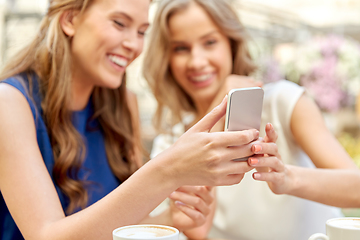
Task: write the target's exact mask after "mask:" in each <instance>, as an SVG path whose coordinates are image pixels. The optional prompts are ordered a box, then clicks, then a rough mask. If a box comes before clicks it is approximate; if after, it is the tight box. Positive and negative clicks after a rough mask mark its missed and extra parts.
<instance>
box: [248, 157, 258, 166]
mask: <svg viewBox="0 0 360 240" xmlns="http://www.w3.org/2000/svg"><path fill="white" fill-rule="evenodd" d="M249 160H250V165H252V166H255V165H257V164H258V163H259V160H258V159H257V158H250V159H249Z"/></svg>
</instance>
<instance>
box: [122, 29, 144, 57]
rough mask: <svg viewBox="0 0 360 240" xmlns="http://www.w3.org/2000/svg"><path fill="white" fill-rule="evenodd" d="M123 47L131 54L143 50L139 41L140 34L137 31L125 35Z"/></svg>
mask: <svg viewBox="0 0 360 240" xmlns="http://www.w3.org/2000/svg"><path fill="white" fill-rule="evenodd" d="M122 45H123V47H124V48H125V49H127V50H128V51H131V52H137V51H138V49H139V48H141V46H140V45H141V44H140V41H139V39H138V33H137V32H136V31H128V32H127V33H126V34H125V38H124V40H123V41H122Z"/></svg>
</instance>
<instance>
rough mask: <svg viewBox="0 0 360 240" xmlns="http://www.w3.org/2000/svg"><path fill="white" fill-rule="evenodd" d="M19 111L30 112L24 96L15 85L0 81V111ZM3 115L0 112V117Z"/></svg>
mask: <svg viewBox="0 0 360 240" xmlns="http://www.w3.org/2000/svg"><path fill="white" fill-rule="evenodd" d="M19 111H20V112H21V111H25V112H24V113H26V112H27V113H30V114H31V110H30V106H29V104H28V102H27V100H26V98H25V96H24V95H23V94H22V93H21V92H20V91H19V90H18V89H16V88H15V87H13V86H11V85H9V84H6V83H0V113H6V112H9V113H10V112H13V113H18V112H19ZM4 116H5V115H3V114H0V118H2V117H4Z"/></svg>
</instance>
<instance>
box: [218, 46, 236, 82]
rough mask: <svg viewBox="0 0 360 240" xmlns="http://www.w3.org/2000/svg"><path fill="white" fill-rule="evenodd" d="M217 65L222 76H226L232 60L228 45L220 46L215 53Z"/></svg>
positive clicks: (229, 70)
mask: <svg viewBox="0 0 360 240" xmlns="http://www.w3.org/2000/svg"><path fill="white" fill-rule="evenodd" d="M216 61H217V65H218V66H219V68H220V72H221V75H222V77H227V76H228V75H230V74H231V72H232V66H233V60H232V54H231V50H230V46H225V47H224V48H221V49H220V50H219V52H218V53H217V59H216Z"/></svg>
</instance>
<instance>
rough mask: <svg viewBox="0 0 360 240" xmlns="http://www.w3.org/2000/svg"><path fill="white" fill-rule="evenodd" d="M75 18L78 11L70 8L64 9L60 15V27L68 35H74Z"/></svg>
mask: <svg viewBox="0 0 360 240" xmlns="http://www.w3.org/2000/svg"><path fill="white" fill-rule="evenodd" d="M77 18H78V12H75V11H72V10H68V11H65V12H63V13H62V14H61V16H60V26H61V29H62V30H63V32H64V33H65V34H66V35H67V36H69V37H73V36H74V35H75V30H76V22H77Z"/></svg>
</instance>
